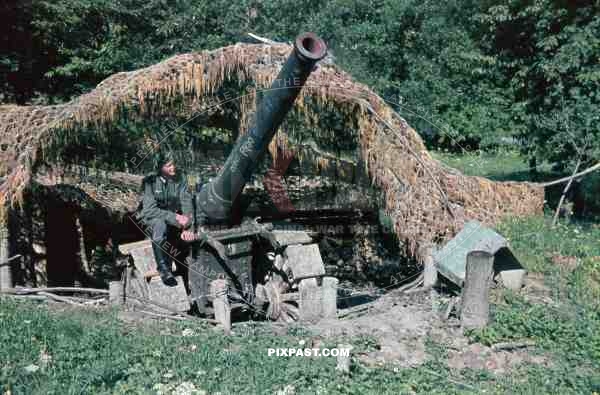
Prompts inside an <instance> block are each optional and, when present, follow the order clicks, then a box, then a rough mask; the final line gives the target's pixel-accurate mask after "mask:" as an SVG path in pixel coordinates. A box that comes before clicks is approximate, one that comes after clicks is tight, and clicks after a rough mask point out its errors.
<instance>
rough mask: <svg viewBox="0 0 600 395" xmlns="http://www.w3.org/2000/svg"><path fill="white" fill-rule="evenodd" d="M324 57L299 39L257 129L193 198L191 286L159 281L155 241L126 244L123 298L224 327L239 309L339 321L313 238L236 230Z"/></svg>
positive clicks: (315, 44) (262, 227)
mask: <svg viewBox="0 0 600 395" xmlns="http://www.w3.org/2000/svg"><path fill="white" fill-rule="evenodd" d="M326 52H327V47H326V45H325V43H324V42H323V41H322V40H321V39H320V38H319V37H317V36H316V35H314V34H313V33H304V34H301V35H300V36H298V38H297V39H296V40H295V42H294V49H293V51H292V53H291V54H290V56H289V58H288V59H287V61H286V62H285V64H284V65H283V67H282V69H281V71H280V73H279V75H278V76H277V78H276V79H275V80H274V81H273V83H272V85H271V87H270V89H269V90H267V91H265V92H264V93H263V94H262V95H261V97H260V99H259V100H258V104H257V109H256V113H255V118H254V122H253V123H252V127H251V128H250V129H249V130H248V131H247V132H246V133H245V134H243V135H241V136H240V137H239V138H238V140H237V142H236V144H235V145H234V147H233V150H232V151H231V154H230V155H229V157H228V158H227V161H226V162H225V164H224V166H223V168H222V169H221V170H220V172H219V174H218V175H217V177H215V178H214V179H213V180H211V181H210V182H209V183H207V184H205V185H204V186H203V187H202V189H201V190H200V191H199V192H198V193H197V194H196V195H195V196H194V202H195V219H196V221H195V222H196V226H197V227H198V229H197V240H196V241H195V242H193V243H192V248H191V254H190V255H189V256H188V257H187V258H186V259H185V264H186V266H187V267H188V268H189V270H188V273H187V274H188V275H187V281H186V282H184V279H183V278H182V277H178V278H177V283H178V285H177V286H175V287H167V286H165V285H163V284H162V282H161V280H160V279H159V278H158V277H156V276H153V274H154V273H155V270H154V268H155V263H154V258H153V255H152V246H151V244H150V243H151V242H150V240H145V241H141V242H137V243H131V244H126V245H123V246H121V247H120V250H121V252H122V253H124V254H129V255H130V256H131V258H132V259H131V264H130V265H129V267H128V268H127V270H126V272H125V274H124V277H123V278H124V280H123V283H122V287H123V290H124V295H125V300H129V301H131V303H136V300H137V301H139V300H142V301H150V302H151V303H152V304H153V305H154V306H157V307H158V308H159V309H163V310H167V311H179V312H183V311H188V310H189V309H190V306H191V305H192V306H194V307H195V309H196V310H197V311H198V312H200V313H203V314H206V315H211V314H214V316H215V318H216V319H217V320H218V321H219V322H221V323H222V324H223V325H224V326H225V328H228V327H229V325H230V323H231V312H232V311H233V312H234V313H235V312H236V311H237V310H240V311H246V312H250V313H252V314H254V315H259V316H260V315H262V316H265V317H266V318H269V319H272V320H282V321H295V320H298V319H302V320H316V319H319V318H322V317H335V316H336V295H337V279H335V278H333V277H327V276H325V269H324V265H323V261H322V259H321V255H320V253H319V248H318V245H317V244H315V243H313V240H312V238H311V237H310V235H309V234H308V233H306V232H303V231H297V230H285V229H283V230H276V229H274V227H273V225H272V224H268V223H260V222H259V221H257V220H256V219H246V220H245V221H242V223H241V225H238V226H232V207H233V204H234V203H233V202H234V201H235V199H236V198H237V197H238V195H239V194H240V193H241V191H242V190H243V188H244V186H245V185H246V183H247V182H248V181H249V180H250V178H251V176H252V174H253V173H255V172H256V169H257V166H258V164H259V161H260V159H261V158H262V157H263V156H264V154H265V152H266V151H267V147H268V145H269V143H270V142H271V140H272V138H273V136H274V134H275V133H276V131H277V129H278V128H279V126H280V125H281V122H282V121H283V119H284V117H285V116H286V114H287V113H288V112H289V110H290V109H291V107H292V106H293V104H294V101H295V100H296V97H297V96H298V94H299V92H300V90H301V89H302V87H303V86H304V84H305V82H306V80H307V78H308V76H309V75H310V73H311V71H312V70H313V68H314V66H315V64H316V63H317V62H318V61H319V60H321V59H323V58H324V57H325V55H326ZM174 259H175V260H177V257H174ZM184 284H186V285H187V290H186V288H185V287H184ZM188 291H189V292H188Z"/></svg>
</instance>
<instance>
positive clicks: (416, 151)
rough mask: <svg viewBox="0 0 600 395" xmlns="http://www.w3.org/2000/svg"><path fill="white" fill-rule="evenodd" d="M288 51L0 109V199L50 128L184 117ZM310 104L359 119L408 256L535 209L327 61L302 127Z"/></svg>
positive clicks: (179, 68) (275, 65)
mask: <svg viewBox="0 0 600 395" xmlns="http://www.w3.org/2000/svg"><path fill="white" fill-rule="evenodd" d="M290 50H291V46H289V45H286V44H281V45H262V44H261V45H255V44H237V45H233V46H228V47H224V48H220V49H217V50H214V51H204V52H197V53H188V54H183V55H177V56H173V57H171V58H169V59H167V60H165V61H163V62H160V63H158V64H155V65H153V66H150V67H147V68H144V69H139V70H135V71H131V72H124V73H118V74H115V75H113V76H111V77H109V78H107V79H106V80H104V81H103V82H101V83H100V84H99V85H98V86H97V87H96V88H95V89H94V90H93V91H91V92H89V93H87V94H84V95H82V96H80V97H78V98H76V99H75V100H73V101H71V102H70V103H67V104H64V105H55V106H1V107H0V139H1V141H0V142H1V152H0V155H1V159H2V163H1V168H0V176H3V177H4V178H3V180H4V181H3V183H2V185H1V191H0V199H1V202H0V203H3V204H4V206H6V205H7V204H8V203H10V204H13V205H15V204H19V203H20V202H21V200H22V199H23V193H24V190H25V189H26V188H27V186H28V185H29V184H30V182H31V180H32V179H33V176H34V172H35V170H36V164H37V163H38V162H39V161H40V160H41V159H43V158H44V156H45V154H46V152H47V150H48V149H49V147H52V144H55V145H56V144H57V143H56V142H55V141H53V139H54V138H55V136H56V133H53V132H54V131H57V130H63V131H67V133H69V134H68V138H69V139H72V141H76V139H77V130H81V128H83V127H88V128H89V127H92V128H98V130H104V133H110V132H109V130H110V129H109V128H106V127H103V126H106V125H110V124H111V122H114V121H115V120H117V119H119V117H121V116H124V115H123V114H126V116H127V117H129V118H136V117H137V118H139V119H142V118H144V117H154V116H157V115H160V114H168V113H169V112H172V111H178V112H179V113H181V112H184V113H187V115H188V116H190V117H191V116H193V115H194V114H196V113H197V112H199V111H203V110H204V109H206V108H208V107H210V106H211V105H212V104H214V102H215V97H216V95H217V92H219V90H220V89H221V88H222V87H223V86H224V84H225V83H231V81H237V82H238V83H239V84H240V85H242V84H251V85H254V86H256V87H257V89H262V88H267V87H268V86H269V85H270V83H271V81H272V79H273V78H274V77H275V76H276V75H277V72H278V71H279V68H280V67H281V65H282V64H283V62H284V61H285V59H286V58H287V55H288V54H289V52H290ZM255 98H256V94H255V93H250V94H249V95H247V96H244V97H242V98H240V99H239V100H240V112H241V114H239V116H240V119H241V120H242V122H241V124H242V126H243V125H244V122H247V120H248V119H249V118H250V117H249V116H250V115H251V114H252V111H253V109H254V105H255ZM230 99H231V98H230ZM307 99H310V103H311V105H307V103H308V101H307ZM315 103H316V104H317V106H316V107H315V105H314V104H315ZM175 106H176V107H177V108H174V107H175ZM315 108H327V109H335V111H338V112H340V114H343V116H344V118H345V119H347V120H348V125H358V127H357V130H356V137H357V139H358V140H359V143H360V157H361V158H362V161H364V166H365V168H366V169H367V172H368V175H369V177H370V178H371V180H372V183H373V184H374V185H375V186H376V187H378V188H380V190H381V191H382V192H383V196H384V202H385V203H384V206H385V207H384V209H385V211H386V212H387V213H388V214H389V215H390V217H391V218H392V220H393V225H394V228H395V232H396V234H397V235H398V237H399V239H400V240H401V241H404V242H406V243H407V246H408V247H409V250H410V252H411V253H412V254H414V255H416V256H417V257H419V254H420V252H419V251H420V249H419V247H420V246H423V245H425V244H428V243H430V242H432V241H437V242H439V241H443V240H445V239H448V238H449V237H452V236H453V235H455V234H456V233H457V232H458V231H459V230H460V229H461V228H462V226H463V224H464V222H465V221H466V220H470V219H476V220H479V221H481V222H483V223H485V224H489V225H492V224H494V223H496V222H497V221H498V220H500V219H501V218H502V217H504V216H506V215H512V216H526V215H532V214H538V213H541V212H542V208H543V199H544V196H543V195H544V191H543V188H542V187H540V186H538V185H535V184H531V183H521V182H493V181H490V180H488V179H485V178H482V177H470V176H465V175H463V174H461V173H460V172H458V171H456V170H454V169H449V168H448V167H446V166H444V165H442V164H441V163H440V162H438V161H437V160H435V159H433V158H432V157H431V155H430V154H429V153H428V151H427V149H426V147H425V145H424V144H423V141H422V139H421V138H420V136H419V135H418V134H417V133H416V132H415V131H414V130H413V129H412V128H411V127H410V126H409V125H408V124H407V123H406V121H405V120H404V119H402V118H401V117H399V116H398V115H397V114H396V113H394V111H393V110H392V109H391V108H390V107H389V106H388V105H387V104H386V103H385V101H384V100H383V99H382V98H380V97H379V96H378V95H376V94H375V93H373V92H372V91H371V90H370V89H369V88H368V87H367V86H365V85H363V84H360V83H357V82H355V81H353V80H352V79H351V77H350V76H349V75H348V74H346V73H345V72H343V71H342V70H340V69H339V68H338V67H337V66H335V65H334V64H332V63H331V62H323V63H321V64H320V65H319V66H318V67H317V69H316V70H315V71H314V72H313V73H312V75H311V76H310V78H309V80H308V82H307V85H306V86H305V88H304V89H303V90H302V93H301V95H300V97H299V98H298V100H297V102H296V105H295V110H296V111H297V112H298V113H299V114H301V115H303V118H304V119H305V122H306V123H307V125H311V124H314V122H315V119H316V118H318V117H319V113H318V110H315ZM124 109H126V110H127V111H124ZM242 129H243V127H242ZM69 131H70V132H69ZM107 137H108V138H110V135H108V136H107ZM60 144H64V142H61V143H60ZM287 144H288V141H287V139H286V138H285V136H284V135H283V133H281V132H280V133H279V134H278V136H277V138H276V139H274V142H273V144H272V145H271V146H270V150H271V151H272V152H273V150H275V149H277V147H279V148H283V149H286V145H287ZM324 161H325V162H327V160H326V159H325V160H324ZM323 165H326V163H323Z"/></svg>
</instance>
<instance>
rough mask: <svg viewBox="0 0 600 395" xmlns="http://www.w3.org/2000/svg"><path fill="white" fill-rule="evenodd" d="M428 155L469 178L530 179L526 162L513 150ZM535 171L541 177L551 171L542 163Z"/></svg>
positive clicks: (432, 152) (548, 166)
mask: <svg viewBox="0 0 600 395" xmlns="http://www.w3.org/2000/svg"><path fill="white" fill-rule="evenodd" d="M430 153H431V155H432V156H433V157H434V158H435V159H437V160H439V161H440V162H442V163H444V164H446V165H448V166H450V167H453V168H455V169H458V170H460V171H461V172H462V173H463V174H466V175H469V176H482V177H487V178H490V179H492V180H496V181H528V180H529V177H530V173H529V165H528V164H527V161H526V160H525V159H524V158H523V157H522V156H521V155H520V154H519V153H518V152H517V151H513V150H505V149H504V150H503V149H499V150H497V151H494V152H485V151H472V152H470V151H469V152H465V153H464V154H462V155H457V154H455V153H450V152H446V151H430ZM537 170H538V172H540V173H542V175H547V173H550V171H551V166H550V165H549V164H547V163H543V164H541V165H539V166H538V168H537Z"/></svg>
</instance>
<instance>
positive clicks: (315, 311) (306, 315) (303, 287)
mask: <svg viewBox="0 0 600 395" xmlns="http://www.w3.org/2000/svg"><path fill="white" fill-rule="evenodd" d="M298 291H299V293H300V300H299V302H298V304H299V308H300V319H301V320H302V321H307V322H316V321H318V320H319V319H320V318H321V311H322V304H321V303H322V298H323V297H322V293H321V287H319V285H318V284H317V279H316V278H305V279H304V280H301V281H300V284H298Z"/></svg>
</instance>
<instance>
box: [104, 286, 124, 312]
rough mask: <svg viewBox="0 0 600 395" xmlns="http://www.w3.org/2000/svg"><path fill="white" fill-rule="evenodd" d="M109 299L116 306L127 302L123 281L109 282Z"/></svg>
mask: <svg viewBox="0 0 600 395" xmlns="http://www.w3.org/2000/svg"><path fill="white" fill-rule="evenodd" d="M108 301H109V302H110V304H112V305H115V306H120V305H123V304H125V289H124V284H123V282H122V281H111V282H109V283H108Z"/></svg>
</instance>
